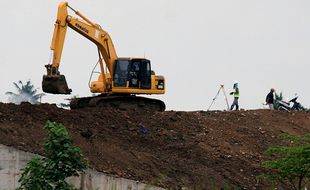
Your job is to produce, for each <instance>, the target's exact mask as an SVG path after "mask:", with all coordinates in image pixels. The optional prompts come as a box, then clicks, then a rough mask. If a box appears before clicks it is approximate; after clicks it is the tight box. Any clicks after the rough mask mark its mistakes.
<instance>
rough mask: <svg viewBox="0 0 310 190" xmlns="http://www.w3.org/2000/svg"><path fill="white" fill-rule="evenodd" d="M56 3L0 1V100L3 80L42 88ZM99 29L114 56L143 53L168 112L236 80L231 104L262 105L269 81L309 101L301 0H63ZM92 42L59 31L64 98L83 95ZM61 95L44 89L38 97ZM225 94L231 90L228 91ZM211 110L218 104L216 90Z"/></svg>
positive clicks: (6, 85) (309, 35) (309, 47)
mask: <svg viewBox="0 0 310 190" xmlns="http://www.w3.org/2000/svg"><path fill="white" fill-rule="evenodd" d="M58 2H59V1H48V0H28V1H25V0H14V1H12V0H1V1H0V9H1V10H0V17H1V18H2V19H1V20H2V22H1V23H2V24H1V35H0V64H1V66H2V67H1V69H0V76H1V80H0V85H1V88H0V101H2V102H6V101H7V96H6V95H5V92H6V91H14V86H13V84H12V82H14V81H15V82H17V81H18V80H22V81H26V80H28V79H31V81H32V82H33V83H34V84H35V85H36V86H37V87H40V88H41V80H42V75H43V74H44V73H45V68H44V65H45V64H47V63H48V60H49V56H50V50H49V46H50V42H51V38H52V33H53V29H54V26H53V25H54V21H55V19H56V13H57V5H58ZM69 4H70V5H71V6H72V7H74V8H76V9H77V10H79V11H81V12H82V13H83V14H84V15H86V16H87V17H88V18H90V19H91V20H92V21H94V22H95V23H98V24H100V25H101V26H102V28H104V29H105V30H106V31H108V32H109V33H110V35H111V37H112V39H113V42H114V45H115V47H116V50H117V53H118V55H119V56H131V57H136V56H138V57H144V55H145V57H147V58H149V59H150V60H151V61H152V69H153V70H155V72H156V73H157V74H161V75H164V76H165V78H166V81H167V93H166V94H165V95H161V96H155V97H157V98H159V99H161V100H163V101H165V103H166V105H167V109H168V110H170V109H173V110H201V109H203V110H206V109H207V108H208V106H209V105H210V103H211V101H212V98H213V97H214V96H215V94H216V92H217V90H218V89H219V85H220V84H224V85H225V88H226V91H227V92H228V91H230V90H231V88H232V83H233V81H234V80H237V81H238V82H239V86H240V93H241V94H240V95H241V97H240V106H241V108H245V109H256V108H263V106H262V103H263V102H264V99H265V96H266V94H267V93H268V91H269V89H270V88H271V87H274V88H275V89H276V90H277V91H278V92H279V91H282V92H283V93H284V96H285V97H287V98H291V97H293V96H294V94H295V93H298V95H299V98H300V99H299V100H300V102H301V103H302V104H303V105H304V106H306V107H310V99H309V97H310V89H309V85H308V84H307V82H308V81H309V79H308V73H309V70H310V64H309V62H310V54H309V52H310V11H309V10H310V1H309V0H294V1H293V0H216V1H215V0H193V1H185V0H130V1H127V0H92V1H85V0H84V1H83V0H72V1H69ZM97 59H98V58H97V50H96V46H95V45H94V44H92V43H91V42H90V41H88V40H86V39H85V38H84V37H82V36H80V35H79V34H77V33H76V32H74V31H73V30H71V29H68V32H67V38H66V42H65V46H64V51H63V57H62V64H61V67H60V71H61V72H62V74H65V75H66V77H67V82H68V83H69V87H70V88H72V89H73V95H79V96H88V95H90V94H91V93H90V92H89V89H88V80H89V76H90V73H91V70H92V68H93V66H94V64H95V63H96V62H97ZM66 97H67V96H57V95H47V96H45V97H44V98H43V101H44V102H57V103H59V102H62V101H63V99H64V98H66ZM229 101H230V102H231V101H232V97H229ZM212 108H214V109H224V108H225V104H224V98H223V95H220V96H219V97H218V99H217V101H216V104H215V105H214V107H212Z"/></svg>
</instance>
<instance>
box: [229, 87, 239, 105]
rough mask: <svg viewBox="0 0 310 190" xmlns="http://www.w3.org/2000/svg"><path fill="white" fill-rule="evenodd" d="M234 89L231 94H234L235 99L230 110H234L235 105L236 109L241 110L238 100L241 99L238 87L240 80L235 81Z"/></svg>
mask: <svg viewBox="0 0 310 190" xmlns="http://www.w3.org/2000/svg"><path fill="white" fill-rule="evenodd" d="M233 89H234V91H233V92H231V93H230V95H233V96H234V101H233V103H232V104H231V107H230V110H233V109H234V107H235V106H236V110H239V103H238V100H239V95H240V93H239V87H238V82H237V81H235V82H234V86H233Z"/></svg>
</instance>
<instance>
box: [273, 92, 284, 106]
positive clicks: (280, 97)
mask: <svg viewBox="0 0 310 190" xmlns="http://www.w3.org/2000/svg"><path fill="white" fill-rule="evenodd" d="M282 100H283V94H282V92H280V94H277V93H275V99H274V109H275V110H278V109H279V103H278V102H279V101H282Z"/></svg>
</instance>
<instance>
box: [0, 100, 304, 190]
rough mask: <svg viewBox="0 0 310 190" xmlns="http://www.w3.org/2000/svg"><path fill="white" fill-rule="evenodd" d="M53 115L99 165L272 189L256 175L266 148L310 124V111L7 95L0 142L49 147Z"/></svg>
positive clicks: (161, 178) (148, 176)
mask: <svg viewBox="0 0 310 190" xmlns="http://www.w3.org/2000/svg"><path fill="white" fill-rule="evenodd" d="M47 120H50V121H56V122H59V123H62V124H63V125H64V126H66V127H67V129H68V131H69V133H70V135H71V136H72V138H73V141H74V144H75V145H78V146H79V147H81V149H82V151H83V153H84V154H85V156H86V157H87V158H88V160H89V163H90V167H91V168H94V169H96V170H98V171H102V172H106V173H108V174H111V175H115V176H120V177H125V178H129V179H133V180H138V181H142V182H145V183H151V184H154V185H158V186H161V187H166V188H168V189H181V188H183V187H187V188H188V189H210V188H214V187H216V188H218V189H220V188H221V187H224V186H231V187H232V186H235V187H239V188H241V189H266V188H267V187H270V184H267V183H265V182H260V181H257V179H256V177H257V175H259V174H261V173H262V172H263V169H262V167H261V163H262V161H263V160H265V159H266V158H267V157H266V156H265V155H264V154H263V152H264V151H265V150H266V149H267V148H268V147H270V146H273V145H280V144H282V143H283V142H282V141H281V140H280V138H279V135H280V134H282V133H289V134H304V133H309V132H310V113H308V112H280V111H270V110H250V111H232V112H204V111H196V112H180V111H178V112H176V111H166V112H155V113H152V112H130V111H118V110H114V109H99V108H92V109H90V108H85V109H79V110H65V109H61V108H57V106H56V105H51V104H41V105H31V104H28V103H22V104H21V105H14V104H4V103H0V143H1V144H5V145H8V146H13V147H16V148H18V149H21V150H24V151H29V152H33V153H38V154H43V155H44V150H43V147H42V142H43V139H44V137H45V136H46V131H45V130H44V129H43V126H44V125H45V123H46V121H47Z"/></svg>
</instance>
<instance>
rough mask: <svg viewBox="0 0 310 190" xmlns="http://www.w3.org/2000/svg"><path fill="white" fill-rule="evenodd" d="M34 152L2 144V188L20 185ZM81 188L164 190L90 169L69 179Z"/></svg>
mask: <svg viewBox="0 0 310 190" xmlns="http://www.w3.org/2000/svg"><path fill="white" fill-rule="evenodd" d="M33 155H34V154H32V153H28V152H24V151H21V150H18V149H15V148H12V147H8V146H5V145H1V144H0V190H13V189H16V188H17V187H18V186H19V183H18V179H19V177H20V174H21V169H22V168H23V167H24V166H25V165H26V164H27V163H28V161H30V160H31V158H32V157H33ZM67 181H68V182H70V184H73V185H74V186H75V187H76V188H79V189H81V190H144V189H145V190H163V188H160V187H155V186H151V185H147V184H144V183H140V182H138V181H134V180H129V179H125V178H119V177H114V176H110V175H107V174H105V173H102V172H97V171H95V170H91V169H88V170H87V171H86V172H85V174H82V175H80V176H79V177H72V178H68V179H67Z"/></svg>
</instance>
